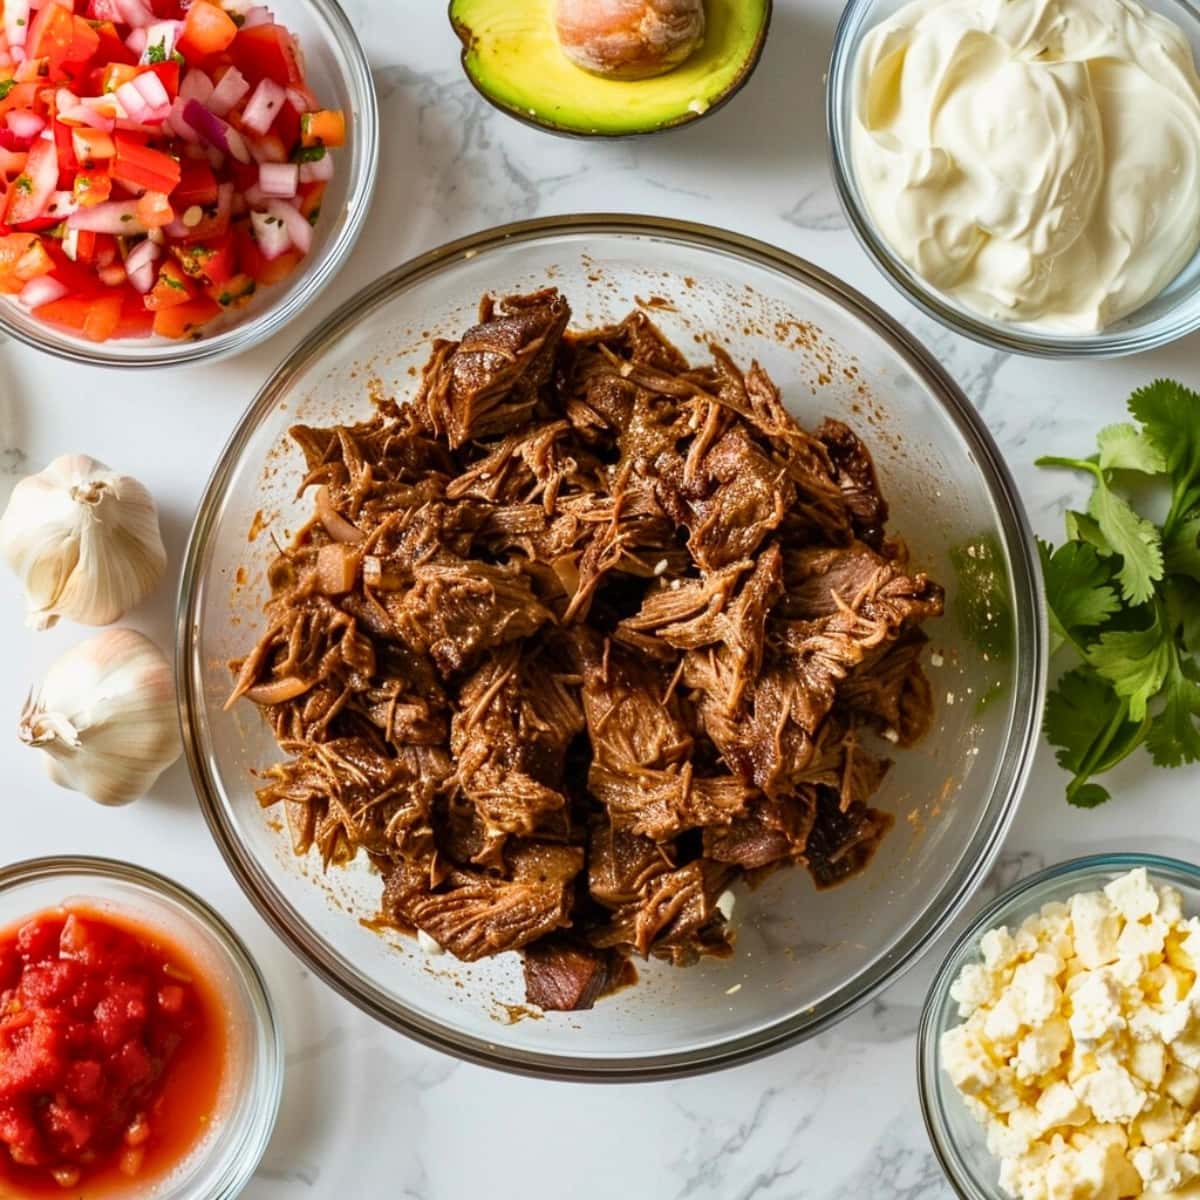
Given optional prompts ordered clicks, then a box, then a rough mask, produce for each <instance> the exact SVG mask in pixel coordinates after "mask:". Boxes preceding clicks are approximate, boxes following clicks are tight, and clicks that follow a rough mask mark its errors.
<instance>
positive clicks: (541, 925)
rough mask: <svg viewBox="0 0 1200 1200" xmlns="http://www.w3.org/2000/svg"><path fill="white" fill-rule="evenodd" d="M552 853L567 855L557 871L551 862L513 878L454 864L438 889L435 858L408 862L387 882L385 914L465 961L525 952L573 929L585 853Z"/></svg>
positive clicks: (541, 861) (518, 872) (524, 868)
mask: <svg viewBox="0 0 1200 1200" xmlns="http://www.w3.org/2000/svg"><path fill="white" fill-rule="evenodd" d="M553 850H554V852H555V853H556V854H559V855H560V856H561V858H560V861H557V862H555V863H554V864H553V866H554V869H553V870H550V869H547V861H546V860H545V859H538V860H537V862H538V866H537V867H534V866H531V865H530V864H529V863H524V864H522V867H521V868H520V869H518V868H514V870H513V878H512V879H500V878H496V877H495V876H493V875H488V874H483V873H481V872H477V871H468V870H465V869H462V868H458V867H455V868H453V869H451V870H450V871H449V872H448V873H447V874H446V876H445V878H444V879H442V880H441V881H440V882H438V883H437V884H436V886H435V885H434V884H433V881H432V879H431V869H430V867H431V865H430V863H429V862H428V861H422V860H413V859H405V860H401V861H400V862H398V863H397V865H396V867H395V869H394V870H393V871H392V872H391V873H390V874H389V875H388V876H387V879H386V881H385V884H384V909H385V911H386V912H388V913H390V914H392V915H393V916H396V917H399V918H401V919H402V920H404V921H407V922H408V923H409V924H411V925H414V926H416V928H417V929H420V930H422V931H423V932H425V933H426V934H428V935H429V936H430V937H431V938H433V940H434V941H435V942H437V943H438V945H439V946H441V947H442V948H443V949H445V950H448V951H449V952H450V953H451V954H453V955H454V956H455V957H456V958H459V959H461V960H462V961H463V962H475V961H477V960H478V959H480V958H486V957H488V956H489V955H492V954H500V953H502V952H503V951H505V950H517V949H520V948H521V947H522V946H527V945H529V943H530V942H535V941H537V940H538V938H541V937H545V936H546V934H548V933H552V932H553V931H554V930H556V929H560V928H563V927H565V926H566V925H568V924H569V913H570V907H571V900H572V898H573V894H574V891H573V887H572V882H573V880H574V877H575V875H576V874H578V872H579V870H580V868H581V867H582V866H583V851H582V850H581V849H578V848H573V847H568V846H555V847H553ZM530 861H531V862H532V861H534V860H533V859H532V856H531V860H530Z"/></svg>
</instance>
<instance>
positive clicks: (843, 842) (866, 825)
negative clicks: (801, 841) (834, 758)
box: [806, 789, 893, 888]
mask: <svg viewBox="0 0 1200 1200" xmlns="http://www.w3.org/2000/svg"><path fill="white" fill-rule="evenodd" d="M892 823H893V818H892V817H891V815H890V814H888V813H884V812H880V811H879V810H878V809H874V808H869V807H867V805H865V804H855V805H853V806H852V807H851V808H850V809H849V810H848V811H846V812H843V811H842V808H841V804H840V803H839V801H838V797H837V796H836V795H835V794H834V793H832V792H828V791H826V790H825V789H821V792H820V795H819V798H818V801H817V819H816V822H815V823H814V824H813V828H812V832H811V833H810V834H809V836H808V848H807V851H806V857H807V859H808V869H809V871H810V872H811V874H812V877H813V879H814V880H815V881H816V884H817V887H819V888H827V887H832V886H833V885H834V884H836V883H841V882H842V880H844V879H848V878H849V877H850V876H851V875H855V874H857V873H858V872H859V871H861V870H862V869H863V868H864V867H865V866H866V865H867V863H869V862H870V861H871V856H872V855H873V854H874V853H875V851H876V850H877V849H878V848H879V843H880V842H881V841H882V840H883V838H884V835H885V834H886V833H887V831H888V830H889V829H890V828H891V827H892Z"/></svg>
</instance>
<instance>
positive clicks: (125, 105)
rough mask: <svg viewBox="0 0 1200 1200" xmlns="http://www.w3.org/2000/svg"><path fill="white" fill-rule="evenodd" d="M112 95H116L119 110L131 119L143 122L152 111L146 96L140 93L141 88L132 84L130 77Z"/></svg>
mask: <svg viewBox="0 0 1200 1200" xmlns="http://www.w3.org/2000/svg"><path fill="white" fill-rule="evenodd" d="M113 95H114V96H116V98H117V103H118V104H119V105H120V106H121V111H122V112H123V113H124V114H125V116H126V117H127V118H128V119H129V120H131V121H137V122H139V123H141V124H144V123H145V122H146V120H147V118H148V117H149V116H150V114H151V113H152V112H153V111H154V110H153V108H152V107H151V106H150V105H149V104H147V103H146V97H145V96H143V95H142V93H141V89H140V88H137V87H135V86H134V83H133V80H132V79H131V80H130V81H129V82H128V83H123V84H121V86H120V87H119V88H117V90H116V91H115V92H114V93H113ZM118 119H119V118H118Z"/></svg>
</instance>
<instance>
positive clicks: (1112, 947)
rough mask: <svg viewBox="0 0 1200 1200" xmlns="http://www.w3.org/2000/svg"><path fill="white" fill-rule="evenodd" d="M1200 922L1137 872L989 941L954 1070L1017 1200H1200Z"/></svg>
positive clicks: (959, 988) (961, 1003)
mask: <svg viewBox="0 0 1200 1200" xmlns="http://www.w3.org/2000/svg"><path fill="white" fill-rule="evenodd" d="M1198 968H1200V920H1198V919H1197V918H1195V917H1192V918H1188V919H1186V920H1185V919H1184V917H1183V904H1182V897H1181V896H1180V894H1179V892H1177V891H1176V890H1175V889H1173V888H1170V887H1158V886H1156V885H1155V884H1154V883H1153V882H1152V881H1151V880H1150V878H1149V877H1148V876H1147V874H1146V872H1145V871H1144V870H1141V869H1139V870H1136V871H1130V872H1129V873H1128V874H1126V875H1123V876H1121V877H1120V878H1118V879H1115V880H1113V882H1112V883H1110V884H1109V885H1108V886H1107V887H1106V888H1105V889H1104V890H1103V891H1102V892H1086V893H1080V894H1079V895H1076V896H1072V897H1071V899H1070V901H1069V902H1068V903H1067V904H1047V905H1045V906H1044V907H1043V908H1042V910H1041V911H1040V912H1039V913H1037V914H1036V915H1034V916H1032V917H1030V918H1028V919H1027V920H1025V921H1023V922H1022V923H1021V925H1020V927H1019V928H1018V929H1017V930H1016V931H1015V932H1010V930H1008V929H1007V928H999V929H992V930H989V931H988V932H987V933H985V934H984V935H983V937H982V938H981V939H980V943H979V961H977V962H973V963H969V964H967V965H966V966H965V967H964V968H963V969H962V971H961V972H960V973H959V976H958V978H957V979H956V980H955V981H954V983H953V984H952V986H951V988H950V995H951V997H952V998H953V1000H954V1001H955V1002H956V1003H957V1005H958V1013H959V1016H960V1017H961V1018H962V1023H961V1024H959V1025H957V1026H955V1027H954V1028H952V1029H949V1030H947V1031H946V1032H945V1033H944V1034H943V1035H942V1040H941V1055H942V1067H943V1069H944V1070H945V1072H946V1074H947V1075H948V1076H949V1077H950V1079H951V1081H952V1082H953V1084H954V1086H955V1087H956V1088H957V1089H958V1091H959V1092H960V1093H961V1094H962V1095H963V1097H964V1100H965V1102H966V1105H967V1108H968V1109H969V1110H970V1112H971V1113H972V1114H973V1115H974V1117H975V1118H976V1120H978V1121H979V1122H980V1123H981V1124H983V1125H984V1126H985V1127H986V1129H987V1144H988V1149H989V1150H990V1151H991V1153H992V1154H994V1155H995V1156H996V1157H997V1158H998V1159H999V1160H1000V1171H999V1177H1000V1187H1001V1189H1002V1191H1003V1192H1004V1193H1005V1194H1006V1195H1008V1196H1012V1197H1014V1198H1016V1200H1126V1198H1130V1200H1133V1198H1137V1200H1152V1198H1154V1197H1162V1198H1163V1200H1167V1198H1169V1197H1170V1198H1176V1200H1181V1198H1182V1197H1192V1198H1197V1200H1200V982H1198V981H1197V971H1198Z"/></svg>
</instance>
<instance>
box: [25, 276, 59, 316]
mask: <svg viewBox="0 0 1200 1200" xmlns="http://www.w3.org/2000/svg"><path fill="white" fill-rule="evenodd" d="M70 290H71V289H70V288H69V287H67V285H66V284H65V283H59V282H58V280H57V279H53V278H51V277H50V276H49V275H39V276H38V277H37V278H36V279H31V280H30V281H29V282H28V283H27V284H26V285H25V286H24V287H23V288H22V289H21V291H20V294H19V295H18V296H17V299H18V300H20V302H21V303H22V304H24V305H25V307H26V308H41V307H42V305H43V304H53V303H54V301H55V300H61V299H62V298H63V297H64V296H65V295H66V294H67V293H68V292H69V291H70Z"/></svg>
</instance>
